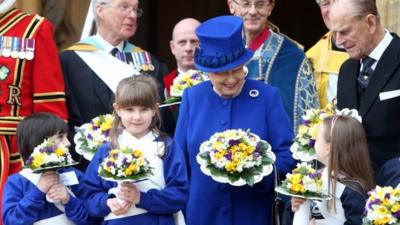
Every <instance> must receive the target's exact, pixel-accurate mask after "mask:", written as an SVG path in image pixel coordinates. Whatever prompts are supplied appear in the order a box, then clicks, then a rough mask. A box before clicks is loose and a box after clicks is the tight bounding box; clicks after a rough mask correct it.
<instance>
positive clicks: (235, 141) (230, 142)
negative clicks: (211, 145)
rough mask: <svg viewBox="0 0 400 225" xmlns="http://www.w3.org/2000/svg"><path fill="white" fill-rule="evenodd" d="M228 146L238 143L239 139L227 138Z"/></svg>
mask: <svg viewBox="0 0 400 225" xmlns="http://www.w3.org/2000/svg"><path fill="white" fill-rule="evenodd" d="M228 144H229V146H234V145H238V144H240V140H229V142H228Z"/></svg>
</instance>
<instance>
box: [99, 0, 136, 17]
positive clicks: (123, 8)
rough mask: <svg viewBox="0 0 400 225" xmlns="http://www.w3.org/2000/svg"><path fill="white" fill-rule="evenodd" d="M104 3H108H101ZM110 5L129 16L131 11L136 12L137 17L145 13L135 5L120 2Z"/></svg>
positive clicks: (104, 3)
mask: <svg viewBox="0 0 400 225" xmlns="http://www.w3.org/2000/svg"><path fill="white" fill-rule="evenodd" d="M101 4H102V5H107V3H106V2H103V3H101ZM108 6H109V7H113V8H115V9H117V10H118V11H119V12H120V13H121V14H122V15H124V16H127V15H129V14H130V13H131V12H134V13H135V14H136V16H137V17H141V16H142V15H143V9H141V8H138V7H135V6H130V5H128V4H120V5H116V6H114V5H108Z"/></svg>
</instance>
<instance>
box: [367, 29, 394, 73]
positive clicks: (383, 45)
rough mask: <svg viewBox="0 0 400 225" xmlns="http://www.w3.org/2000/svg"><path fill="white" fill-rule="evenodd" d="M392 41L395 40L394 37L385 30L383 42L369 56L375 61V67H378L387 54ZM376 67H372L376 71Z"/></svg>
mask: <svg viewBox="0 0 400 225" xmlns="http://www.w3.org/2000/svg"><path fill="white" fill-rule="evenodd" d="M392 40H393V37H392V35H391V34H390V32H389V31H388V30H385V36H384V37H383V39H382V40H381V42H379V44H378V45H377V46H376V47H375V49H374V50H373V51H372V52H371V53H370V54H369V55H368V56H369V57H371V58H373V59H375V63H374V65H376V63H377V62H378V61H379V59H380V58H381V57H382V55H383V53H384V52H385V50H386V49H387V47H388V46H389V45H390V42H391V41H392ZM374 65H373V66H372V67H373V69H375V68H374Z"/></svg>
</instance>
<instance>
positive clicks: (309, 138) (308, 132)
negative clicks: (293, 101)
mask: <svg viewBox="0 0 400 225" xmlns="http://www.w3.org/2000/svg"><path fill="white" fill-rule="evenodd" d="M334 113H335V110H334V105H333V103H329V104H328V105H327V106H326V108H325V109H323V110H321V109H309V110H307V111H306V114H305V115H303V117H302V118H303V123H302V124H301V125H300V126H299V129H298V133H297V135H296V137H295V138H294V140H293V144H292V146H291V147H290V151H292V153H293V158H294V159H297V160H301V161H311V160H313V159H316V156H315V149H314V145H315V140H316V139H317V132H318V127H319V125H320V124H321V123H322V121H323V120H324V119H325V118H326V117H328V116H331V115H333V114H334Z"/></svg>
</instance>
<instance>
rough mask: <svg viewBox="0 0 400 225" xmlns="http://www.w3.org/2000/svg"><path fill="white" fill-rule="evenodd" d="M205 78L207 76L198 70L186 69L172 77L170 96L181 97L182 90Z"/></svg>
mask: <svg viewBox="0 0 400 225" xmlns="http://www.w3.org/2000/svg"><path fill="white" fill-rule="evenodd" d="M205 80H207V77H206V76H205V75H204V74H203V73H202V72H200V71H198V70H188V71H187V72H186V73H183V74H180V75H179V76H177V77H176V78H175V79H174V83H173V85H172V86H171V96H172V97H182V94H183V90H185V89H186V88H189V87H192V86H194V85H196V84H199V83H201V82H203V81H205Z"/></svg>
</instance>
